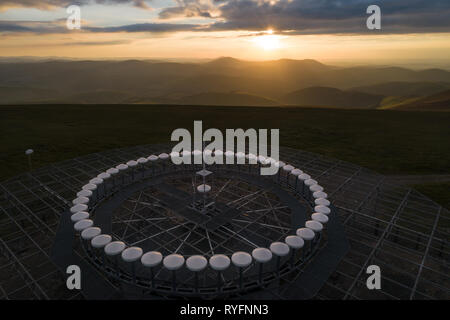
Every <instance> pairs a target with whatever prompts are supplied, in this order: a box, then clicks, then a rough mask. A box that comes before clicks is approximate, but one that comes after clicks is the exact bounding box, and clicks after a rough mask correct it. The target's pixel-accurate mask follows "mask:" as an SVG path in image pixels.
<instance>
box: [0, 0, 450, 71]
mask: <svg viewBox="0 0 450 320" xmlns="http://www.w3.org/2000/svg"><path fill="white" fill-rule="evenodd" d="M72 4H77V5H80V7H81V17H82V25H81V30H69V29H67V28H66V19H67V17H68V14H67V13H66V8H67V7H68V6H70V5H72ZM370 4H377V5H379V6H380V8H381V12H382V21H381V23H382V26H381V30H368V29H367V28H366V19H367V17H368V16H369V15H368V14H367V13H366V9H367V7H368V5H370ZM0 56H4V57H8V56H40V57H47V56H56V57H73V58H149V59H151V58H173V59H175V58H178V59H206V58H217V57H221V56H233V57H236V58H241V59H249V60H265V59H279V58H292V59H305V58H313V59H318V60H342V61H354V62H358V61H361V62H373V63H375V62H378V63H384V62H386V63H388V62H391V61H394V62H395V61H409V60H411V61H412V60H423V61H425V62H428V63H430V62H432V61H443V62H445V61H448V57H450V1H448V0H389V1H377V2H375V1H367V0H346V1H344V0H341V1H332V0H149V1H146V0H96V1H95V0H78V1H70V0H14V1H13V0H2V1H1V2H0Z"/></svg>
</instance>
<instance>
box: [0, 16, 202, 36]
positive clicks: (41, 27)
mask: <svg viewBox="0 0 450 320" xmlns="http://www.w3.org/2000/svg"><path fill="white" fill-rule="evenodd" d="M205 28H207V26H205V25H197V24H174V23H140V24H131V25H124V26H117V27H93V26H86V27H83V24H82V27H81V29H80V30H69V29H67V27H66V20H64V19H61V20H54V21H0V33H3V32H5V33H35V34H55V33H79V32H84V33H116V32H152V33H168V32H178V31H200V30H205Z"/></svg>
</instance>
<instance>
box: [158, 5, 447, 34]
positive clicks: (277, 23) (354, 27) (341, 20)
mask: <svg viewBox="0 0 450 320" xmlns="http://www.w3.org/2000/svg"><path fill="white" fill-rule="evenodd" d="M371 4H378V5H379V6H380V7H381V11H382V28H383V30H382V32H385V33H405V32H443V31H447V32H450V19H448V17H449V16H450V1H448V0H395V1H392V0H384V1H373V0H345V1H344V0H211V1H210V0H177V6H176V7H169V8H166V9H163V10H162V11H161V12H160V18H161V19H167V18H173V17H180V16H184V17H214V18H216V20H217V21H216V23H215V24H214V25H212V27H211V30H264V29H267V28H269V27H270V28H273V29H276V30H278V31H286V30H290V31H291V33H296V34H320V33H331V34H336V33H367V32H370V31H368V29H367V28H366V19H367V17H368V15H367V14H366V9H367V7H368V6H369V5H371ZM372 33H373V32H372Z"/></svg>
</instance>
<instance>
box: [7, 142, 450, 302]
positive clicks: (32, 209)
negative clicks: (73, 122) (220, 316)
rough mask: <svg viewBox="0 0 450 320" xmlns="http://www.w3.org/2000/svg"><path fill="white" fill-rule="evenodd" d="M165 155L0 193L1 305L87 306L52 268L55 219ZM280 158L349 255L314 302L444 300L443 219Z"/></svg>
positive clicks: (394, 190)
mask: <svg viewBox="0 0 450 320" xmlns="http://www.w3.org/2000/svg"><path fill="white" fill-rule="evenodd" d="M167 150H169V146H167V145H150V146H138V147H133V148H127V149H119V150H110V151H106V152H101V153H96V154H91V155H88V156H84V157H80V158H76V159H72V160H68V161H64V162H61V163H57V164H54V165H51V166H47V167H45V168H41V169H39V170H35V171H33V172H32V173H26V174H23V175H20V176H17V177H15V178H13V179H10V180H8V181H5V182H3V183H1V184H0V193H1V196H0V250H1V253H2V254H1V256H0V270H1V272H0V274H1V276H0V298H2V299H83V298H89V296H87V295H85V294H84V293H81V292H79V291H69V290H67V289H66V283H65V275H64V274H63V273H62V272H61V271H60V270H59V269H58V267H57V265H56V264H55V263H54V261H53V260H52V258H51V255H52V248H53V246H54V241H55V235H56V234H57V230H58V228H59V226H60V215H61V213H63V212H64V211H67V209H68V208H69V207H70V206H71V205H72V203H71V200H72V199H73V198H74V197H75V195H76V193H77V191H79V190H80V188H81V186H83V185H84V184H86V183H87V181H89V180H90V179H91V178H92V177H94V176H96V175H97V174H98V173H100V172H102V171H104V170H106V169H108V168H110V167H112V166H115V165H117V164H119V163H122V162H124V161H128V160H130V159H134V158H135V159H137V158H138V157H141V156H148V155H150V154H152V153H155V154H158V153H160V152H167ZM280 158H281V159H283V161H286V162H288V163H290V164H292V165H294V166H297V167H299V168H301V169H302V170H305V171H306V172H308V174H310V175H311V176H312V177H313V178H314V179H315V180H317V181H319V182H320V184H321V185H322V186H323V187H324V188H325V189H326V190H327V192H328V194H329V199H330V200H331V201H332V203H333V205H334V206H335V207H336V208H337V209H338V212H339V214H338V217H337V218H338V219H339V220H340V222H341V223H342V224H343V225H344V229H345V234H346V237H347V239H348V241H349V243H350V251H349V252H348V253H347V254H346V255H345V257H344V258H343V259H342V260H341V261H340V263H339V265H338V267H337V268H336V270H334V272H333V273H332V275H331V276H330V277H329V278H328V280H327V281H326V283H325V284H324V285H323V286H322V287H321V289H320V290H319V292H318V294H317V295H316V296H315V298H317V299H449V298H450V272H449V271H450V270H449V269H450V266H449V260H450V259H449V258H450V246H449V234H450V232H449V228H450V215H449V211H448V210H446V209H445V208H442V207H441V206H439V205H437V204H436V203H434V202H433V201H431V200H430V199H428V198H426V197H425V196H423V195H421V194H419V193H418V192H416V191H414V190H412V189H409V188H406V187H403V186H398V185H392V184H389V183H387V182H385V180H384V177H383V176H381V175H378V174H376V173H373V172H371V171H369V170H366V169H363V168H361V167H358V166H356V165H353V164H349V163H346V162H342V161H338V160H335V159H327V158H323V157H321V156H319V155H317V154H312V153H307V152H303V151H299V150H294V149H288V148H282V149H281V151H280ZM75 255H76V256H77V259H79V260H80V261H84V260H85V259H86V252H85V251H84V250H82V249H81V248H79V247H77V249H76V252H75ZM372 264H376V265H378V266H380V268H381V270H382V289H381V290H368V289H367V287H366V284H365V282H366V278H367V275H366V273H365V271H366V268H367V266H369V265H372ZM305 272H307V271H305ZM99 275H100V274H99ZM100 276H101V275H100ZM299 276H300V274H299ZM312 276H314V275H313V274H312ZM282 280H283V279H282ZM285 280H286V281H288V282H289V283H291V284H292V286H291V287H289V285H288V286H286V287H285V288H284V290H283V292H280V291H279V290H272V291H270V290H268V291H264V295H263V296H261V293H260V294H258V293H255V294H254V296H253V298H273V299H286V298H290V299H295V298H296V293H295V292H296V291H297V292H298V288H295V287H294V283H295V279H292V278H289V279H287V278H286V279H285ZM105 282H107V283H109V282H108V280H107V279H105ZM111 285H112V286H114V285H113V284H111ZM297 298H301V295H299V296H298V297H297Z"/></svg>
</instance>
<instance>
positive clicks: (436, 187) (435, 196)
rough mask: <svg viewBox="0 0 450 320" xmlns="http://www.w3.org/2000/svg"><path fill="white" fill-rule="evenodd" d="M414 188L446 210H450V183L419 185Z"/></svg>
mask: <svg viewBox="0 0 450 320" xmlns="http://www.w3.org/2000/svg"><path fill="white" fill-rule="evenodd" d="M413 188H414V189H416V190H417V191H419V192H420V193H422V194H423V195H425V196H427V197H429V198H430V199H432V200H434V201H435V202H436V203H439V204H440V205H442V206H443V207H444V208H447V209H450V192H449V190H450V182H444V183H426V184H418V185H415V186H413Z"/></svg>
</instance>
